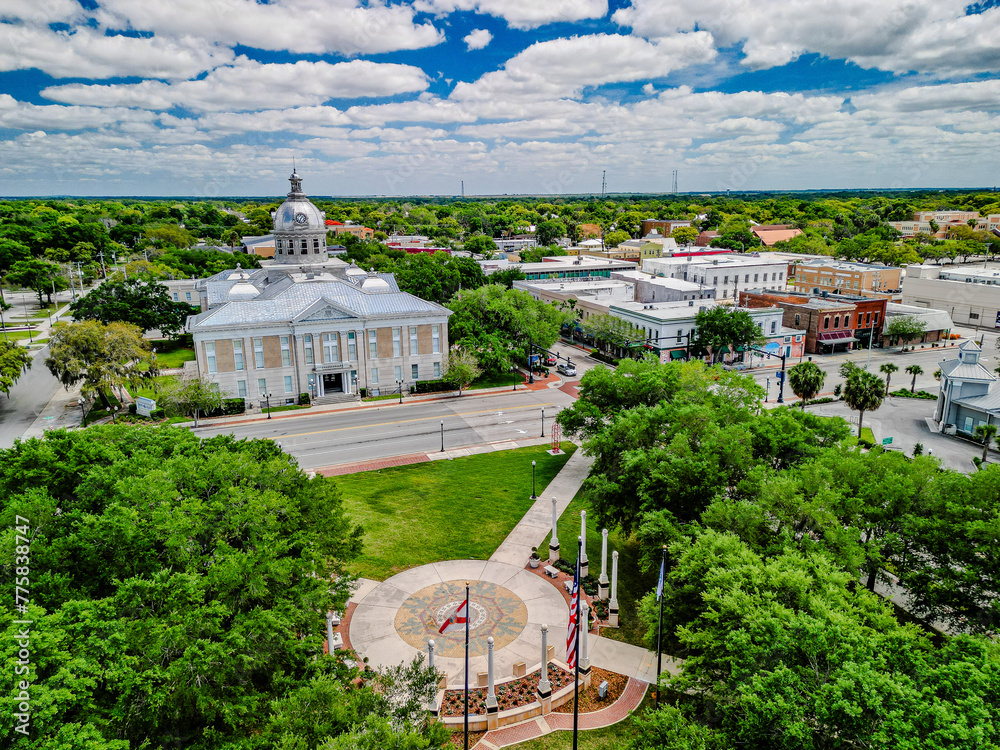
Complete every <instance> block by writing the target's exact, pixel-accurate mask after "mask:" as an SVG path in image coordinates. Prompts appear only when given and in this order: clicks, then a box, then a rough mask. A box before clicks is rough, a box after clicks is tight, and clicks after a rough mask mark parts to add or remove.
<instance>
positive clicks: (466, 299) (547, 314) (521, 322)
mask: <svg viewBox="0 0 1000 750" xmlns="http://www.w3.org/2000/svg"><path fill="white" fill-rule="evenodd" d="M447 307H449V308H450V309H451V310H453V311H454V313H455V314H454V315H452V316H451V318H450V319H449V321H448V332H449V337H450V339H451V341H452V343H453V344H455V345H457V346H458V347H459V348H461V349H465V350H467V351H470V352H473V353H474V354H475V356H476V359H477V361H478V363H479V366H480V368H481V369H482V370H483V372H494V373H496V372H504V371H506V370H509V369H510V367H511V366H512V364H513V363H514V362H515V361H518V362H523V363H527V357H528V345H529V341H533V342H534V343H535V344H538V345H539V346H541V347H544V348H549V347H550V346H551V345H552V343H553V342H554V341H555V340H556V339H557V338H558V337H559V330H560V328H561V326H562V325H563V323H566V322H568V321H569V320H570V318H571V316H570V315H568V314H567V313H566V312H564V311H562V310H560V309H559V308H558V307H556V306H555V305H549V304H547V303H545V302H540V301H538V300H536V299H534V298H533V297H532V296H531V295H530V294H528V293H527V292H523V291H520V290H518V289H505V288H503V287H502V286H500V285H499V284H486V285H485V286H482V287H479V288H478V289H463V290H462V291H461V292H459V293H458V294H456V295H455V296H454V297H452V299H451V301H449V302H448V303H447Z"/></svg>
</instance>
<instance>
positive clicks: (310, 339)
mask: <svg viewBox="0 0 1000 750" xmlns="http://www.w3.org/2000/svg"><path fill="white" fill-rule="evenodd" d="M289 180H290V181H291V184H292V189H291V192H289V193H288V197H287V198H286V200H285V202H284V203H282V204H281V206H280V207H279V208H278V210H277V211H276V212H275V213H274V240H275V252H274V259H273V260H270V261H264V262H262V263H261V265H262V266H263V267H262V268H260V269H249V270H244V269H241V268H236V269H235V270H228V271H223V272H221V273H217V274H215V275H214V276H210V277H209V278H207V279H202V280H200V281H198V282H197V284H196V285H195V288H196V289H197V290H198V291H199V292H200V296H201V299H202V308H203V312H201V313H200V314H198V315H193V316H191V317H189V318H188V320H187V325H186V330H187V332H188V333H190V334H192V336H193V339H194V347H195V353H196V360H195V362H196V364H197V368H198V374H199V376H200V377H201V378H204V379H206V380H210V381H212V382H215V383H218V384H219V387H220V388H221V390H222V392H223V394H224V395H225V396H226V397H228V398H233V397H237V396H238V397H241V398H244V399H246V400H247V401H251V402H254V401H257V400H259V399H264V398H265V396H266V395H267V394H270V403H271V405H272V406H273V405H281V404H285V403H296V402H297V401H298V398H299V394H301V393H308V394H309V395H310V397H311V398H312V399H313V400H314V401H316V400H318V401H319V402H320V403H329V402H333V401H339V400H349V399H355V398H357V397H358V392H359V390H360V389H362V388H366V389H368V390H369V392H379V391H381V392H383V393H386V392H394V391H396V390H397V389H398V388H399V383H400V382H402V384H403V388H404V390H405V389H406V388H407V386H409V385H411V384H412V383H414V382H415V381H417V380H434V379H436V378H440V377H441V374H442V372H443V371H444V369H445V367H446V364H447V353H448V316H449V315H451V311H450V310H448V309H446V308H444V307H442V306H441V305H437V304H434V303H433V302H427V301H425V300H422V299H420V298H419V297H415V296H414V295H412V294H408V293H407V292H401V291H400V290H399V287H398V286H397V285H396V279H395V278H394V276H393V275H392V274H379V273H375V272H374V271H372V272H366V271H365V270H364V269H361V268H358V267H357V266H352V265H348V264H347V263H345V262H343V261H341V260H338V259H335V258H330V257H329V256H328V255H327V250H326V224H325V219H326V216H325V214H324V213H323V212H322V211H320V210H319V209H318V208H316V206H315V205H313V203H312V201H310V200H309V198H308V197H307V196H306V194H305V193H303V192H302V178H301V177H299V175H298V174H296V173H294V172H293V173H292V175H291V177H289Z"/></svg>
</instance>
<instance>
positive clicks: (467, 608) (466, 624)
mask: <svg viewBox="0 0 1000 750" xmlns="http://www.w3.org/2000/svg"><path fill="white" fill-rule="evenodd" d="M465 750H469V582H468V581H466V582H465Z"/></svg>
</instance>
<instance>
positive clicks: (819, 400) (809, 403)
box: [806, 396, 837, 406]
mask: <svg viewBox="0 0 1000 750" xmlns="http://www.w3.org/2000/svg"><path fill="white" fill-rule="evenodd" d="M834 401H837V399H835V398H834V397H833V396H823V397H821V398H813V399H810V400H808V401H806V406H812V405H813V404H832V403H833V402H834Z"/></svg>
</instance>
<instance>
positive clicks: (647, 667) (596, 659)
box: [587, 635, 681, 685]
mask: <svg viewBox="0 0 1000 750" xmlns="http://www.w3.org/2000/svg"><path fill="white" fill-rule="evenodd" d="M587 645H588V650H589V656H590V663H591V665H592V666H595V667H600V668H601V669H607V670H608V671H609V672H618V673H619V674H624V675H628V676H629V677H634V678H635V679H637V680H642V681H643V682H649V683H652V684H654V685H655V684H656V652H655V651H647V650H646V649H644V648H642V647H641V646H633V645H632V644H631V643H622V642H621V641H613V640H611V639H610V638H603V637H601V636H599V635H591V636H590V637H589V639H588V644H587ZM680 664H681V663H680V662H679V661H676V660H675V659H673V658H671V657H670V656H667V655H666V654H664V655H663V660H662V664H661V666H660V674H664V673H669V674H673V675H676V674H680V672H681V667H680Z"/></svg>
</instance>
